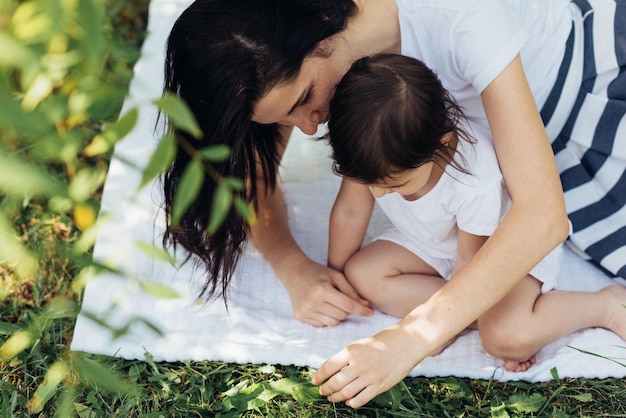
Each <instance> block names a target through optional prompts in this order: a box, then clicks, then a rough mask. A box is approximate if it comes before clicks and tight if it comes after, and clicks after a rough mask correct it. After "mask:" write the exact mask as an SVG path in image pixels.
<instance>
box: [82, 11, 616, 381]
mask: <svg viewBox="0 0 626 418" xmlns="http://www.w3.org/2000/svg"><path fill="white" fill-rule="evenodd" d="M187 4H189V1H188V0H177V1H172V0H152V2H151V4H150V15H149V35H148V37H147V39H146V41H145V43H144V46H143V49H142V55H141V58H140V59H139V61H138V62H137V64H136V67H135V76H134V79H133V81H132V83H131V87H130V92H129V95H128V98H127V100H126V102H125V106H124V110H123V112H126V111H128V110H129V109H131V108H138V109H139V123H138V124H137V126H136V128H135V129H134V130H133V131H132V132H131V134H130V135H129V136H128V137H127V138H125V139H124V140H123V141H122V142H120V143H119V144H118V145H117V146H116V149H115V155H114V158H113V160H112V162H111V166H110V170H109V175H108V179H107V181H106V185H105V190H104V195H103V199H102V209H101V214H100V221H99V222H100V224H101V225H100V228H99V230H98V234H97V239H96V244H95V248H94V258H95V259H96V260H98V261H100V262H102V263H106V264H108V265H111V266H115V267H116V268H118V269H120V270H121V271H123V272H124V274H125V276H126V278H122V277H120V276H117V275H115V274H113V273H101V274H98V275H95V276H94V277H92V278H91V279H90V281H89V282H88V284H87V287H86V289H85V294H84V299H83V304H82V311H81V314H80V315H79V317H78V320H77V323H76V328H75V332H74V338H73V341H72V345H71V348H72V349H73V350H76V351H85V352H90V353H99V354H107V355H111V356H118V357H122V358H127V359H143V358H144V355H145V352H149V353H150V354H151V355H152V356H153V357H154V359H155V360H157V361H158V360H161V361H178V360H219V361H227V362H237V363H269V364H284V365H289V364H294V365H300V366H303V365H309V366H312V367H319V366H320V365H321V363H322V362H323V361H324V360H325V359H326V358H328V357H329V356H331V355H332V354H334V353H336V352H337V351H339V350H340V349H342V348H343V347H344V346H345V345H347V344H348V343H350V342H352V341H355V340H357V339H360V338H363V337H367V336H370V335H372V334H374V333H376V332H377V331H378V330H380V329H382V328H385V327H387V326H389V325H391V324H393V323H395V322H396V321H397V319H395V318H393V317H390V316H386V315H383V314H380V313H377V314H376V315H375V316H374V317H371V318H360V317H354V316H353V317H350V318H349V319H348V320H346V321H345V322H343V323H341V324H340V325H339V326H337V327H334V328H314V327H312V326H309V325H305V324H302V323H299V322H298V321H296V320H294V319H293V318H292V313H291V306H290V302H289V298H288V296H287V293H286V292H285V290H284V289H283V287H282V286H281V284H280V283H279V282H278V281H277V279H276V278H275V276H274V274H273V272H272V269H271V268H270V266H269V265H268V264H267V262H265V260H264V259H263V258H262V257H261V256H260V254H259V253H258V252H257V251H256V250H255V249H254V248H253V247H249V248H248V251H247V252H246V254H245V256H244V257H243V260H242V261H241V263H240V265H239V267H238V269H237V272H236V274H235V276H234V278H233V283H232V288H231V291H230V294H229V310H228V311H226V310H225V308H224V304H223V303H222V302H221V300H217V301H215V302H213V303H208V304H207V303H202V302H198V301H197V299H196V296H197V294H198V291H199V288H200V286H201V284H202V283H203V281H204V278H203V274H202V271H194V269H193V268H191V265H189V264H187V265H184V266H183V267H181V268H179V269H176V268H174V267H173V266H171V265H170V264H168V263H166V262H162V261H160V260H158V259H156V258H153V257H151V256H149V255H148V254H147V253H146V252H145V251H143V250H141V249H140V248H139V247H138V246H137V245H136V243H137V242H144V243H153V242H155V243H157V245H158V243H159V242H160V240H161V236H162V233H163V213H162V211H161V210H160V208H159V206H160V203H161V200H162V199H161V195H160V191H159V186H158V184H157V183H155V184H152V185H148V186H146V187H144V188H143V189H142V190H138V184H139V181H140V173H139V171H138V169H137V168H136V167H142V166H143V165H144V164H145V163H146V161H147V159H148V157H149V155H150V153H151V152H152V151H153V150H154V147H155V144H156V138H158V132H157V133H156V134H155V131H154V126H155V120H156V118H155V114H156V109H155V107H154V106H153V105H152V104H151V100H153V99H155V98H158V97H159V95H160V91H161V88H162V74H161V73H162V70H161V68H162V66H163V56H164V44H165V39H166V36H167V33H169V28H170V27H171V25H172V24H173V21H174V19H175V18H176V16H178V14H179V13H180V12H181V11H182V10H183V8H184V7H186V6H187ZM294 136H296V137H295V138H292V140H291V141H290V144H289V146H288V148H287V151H286V155H285V157H284V161H283V165H282V167H281V185H282V188H283V190H284V192H285V197H286V200H287V205H288V211H289V222H290V225H291V227H292V229H293V233H294V235H295V238H296V240H297V241H298V243H299V244H300V245H301V246H302V248H303V249H304V250H305V251H306V252H307V254H308V255H310V257H312V258H313V259H314V260H317V261H319V262H321V263H324V262H325V256H326V240H327V234H326V231H327V220H328V213H329V210H330V206H331V204H332V201H333V199H334V196H335V193H336V191H337V187H338V184H339V179H338V178H337V177H336V176H334V175H333V174H332V173H331V171H330V160H329V159H328V148H327V146H326V144H325V143H323V142H315V141H313V140H310V139H307V138H305V136H304V135H303V134H301V133H295V134H294ZM133 165H136V167H133ZM385 224H386V221H385V219H384V217H383V216H381V214H380V213H377V215H376V216H375V220H374V222H373V225H372V228H371V234H374V233H376V231H380V229H381V228H382V227H384V225H385ZM371 234H370V235H369V236H371ZM561 278H562V287H563V288H569V289H580V290H593V289H597V288H600V287H603V286H605V285H607V284H611V283H612V282H611V280H609V279H608V278H607V277H606V276H604V274H603V273H601V272H600V271H598V270H596V269H594V268H593V267H592V266H590V265H589V264H587V263H586V262H584V261H583V260H581V259H580V258H578V257H576V256H575V255H573V254H572V253H571V252H569V251H567V252H566V254H565V258H564V261H563V270H562V274H561ZM141 281H152V282H157V283H162V284H166V285H168V286H171V288H172V289H174V290H175V291H176V292H178V294H179V295H180V296H181V297H179V298H177V299H165V298H157V297H154V296H153V295H152V294H151V293H149V292H145V291H144V290H143V288H142V287H141V286H140V282H141ZM459 303H464V301H459ZM572 309H584V307H572ZM567 314H568V313H567V312H563V315H567ZM94 318H98V319H99V321H102V322H103V323H106V324H107V326H106V327H104V326H102V325H101V324H99V323H98V321H94ZM144 321H147V322H148V323H150V324H151V325H153V326H156V328H158V329H159V330H160V331H161V334H159V333H157V332H155V331H154V329H152V328H151V326H148V325H146V322H144ZM127 324H131V325H130V327H129V328H128V329H127V332H126V333H123V334H122V336H120V337H118V338H116V339H113V338H112V337H113V335H112V333H111V331H110V329H115V328H118V329H120V328H123V327H124V326H125V325H127ZM625 345H626V343H625V342H624V341H623V340H622V339H620V338H619V337H617V336H616V335H615V334H613V333H611V332H609V331H606V330H603V329H589V330H585V331H582V332H578V333H576V334H573V335H571V336H568V337H566V338H563V339H561V340H559V341H557V342H554V343H552V344H550V345H548V346H547V347H545V348H544V349H542V350H541V351H540V352H539V353H538V354H537V364H535V365H534V366H533V367H531V368H530V369H529V370H528V371H526V372H524V373H517V374H515V373H509V372H506V371H504V369H503V368H502V365H503V362H502V361H501V360H498V359H495V358H493V357H491V356H489V355H488V354H486V353H485V352H484V350H483V349H482V348H481V345H480V342H479V339H478V335H477V333H476V332H469V333H466V334H465V335H462V336H461V337H460V338H458V339H457V340H456V342H455V343H454V344H452V345H451V346H450V347H448V348H447V349H446V350H445V351H444V352H443V353H441V354H440V355H438V356H436V357H429V358H427V359H426V360H424V361H423V362H422V363H420V364H419V365H418V366H417V367H416V368H415V369H414V370H413V371H412V373H411V375H413V376H417V375H420V376H446V375H454V376H459V377H470V378H482V379H489V378H491V377H494V378H495V379H497V380H500V381H506V380H517V379H522V380H529V381H546V380H550V379H552V378H553V373H552V372H551V370H552V369H553V368H555V370H556V372H557V373H558V376H560V377H597V378H606V377H624V376H626V367H625V366H622V365H620V364H618V363H616V362H615V361H611V360H608V359H606V358H602V357H607V358H613V359H615V360H616V361H617V362H620V363H626V360H623V359H624V357H626V348H625V347H624V346H625ZM579 350H584V351H588V352H591V353H594V354H597V355H598V356H602V357H598V356H594V355H590V354H585V353H582V352H581V351H579Z"/></svg>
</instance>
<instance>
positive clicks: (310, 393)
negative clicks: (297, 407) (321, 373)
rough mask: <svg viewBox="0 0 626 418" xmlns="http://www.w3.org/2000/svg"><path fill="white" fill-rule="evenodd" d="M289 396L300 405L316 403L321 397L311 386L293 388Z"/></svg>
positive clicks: (317, 390)
mask: <svg viewBox="0 0 626 418" xmlns="http://www.w3.org/2000/svg"><path fill="white" fill-rule="evenodd" d="M291 396H292V397H293V399H295V400H296V401H298V402H301V403H306V402H314V401H318V400H319V399H321V397H322V396H321V395H320V393H319V388H318V387H317V386H313V385H310V386H298V387H296V388H294V390H293V392H292V393H291Z"/></svg>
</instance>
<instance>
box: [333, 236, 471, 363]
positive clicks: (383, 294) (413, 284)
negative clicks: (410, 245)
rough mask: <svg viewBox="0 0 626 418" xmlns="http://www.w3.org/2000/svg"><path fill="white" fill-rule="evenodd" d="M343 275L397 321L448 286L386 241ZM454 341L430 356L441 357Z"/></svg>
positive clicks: (361, 256)
mask: <svg viewBox="0 0 626 418" xmlns="http://www.w3.org/2000/svg"><path fill="white" fill-rule="evenodd" d="M344 273H345V275H346V278H347V279H348V281H350V283H351V284H352V286H354V288H355V289H356V290H357V292H359V295H360V296H361V297H362V298H364V299H366V300H368V301H369V302H370V303H371V304H372V306H373V307H375V308H376V309H378V310H379V311H381V312H384V313H387V314H389V315H393V316H397V317H398V318H403V317H405V316H406V315H407V314H408V313H409V312H411V311H412V310H413V309H415V307H417V306H418V305H420V304H422V303H424V302H425V301H426V300H428V298H430V297H431V296H432V295H433V294H434V293H435V292H436V291H438V290H439V289H440V288H441V287H442V286H443V285H444V284H445V283H446V281H445V280H444V279H442V278H441V277H440V276H439V275H438V273H437V271H436V270H435V269H433V268H432V267H431V266H430V265H428V264H427V263H425V262H424V261H423V260H422V259H421V258H419V257H418V256H416V255H415V254H413V253H412V252H411V251H409V250H407V249H406V248H404V247H402V246H400V245H398V244H395V243H393V242H391V241H385V240H380V241H374V242H373V243H371V244H369V245H368V246H367V247H365V248H363V249H362V250H361V251H359V252H358V253H356V254H355V255H354V256H353V257H352V258H351V259H350V260H349V261H348V263H347V264H346V267H345V271H344ZM473 328H474V329H475V328H476V324H473ZM454 340H455V338H452V339H451V340H449V341H448V342H447V343H446V344H444V345H443V346H441V347H440V348H438V349H437V350H435V351H433V352H432V353H431V355H437V354H439V353H440V352H441V351H442V350H443V349H444V348H446V347H447V346H448V345H450V344H451V343H452V342H453V341H454Z"/></svg>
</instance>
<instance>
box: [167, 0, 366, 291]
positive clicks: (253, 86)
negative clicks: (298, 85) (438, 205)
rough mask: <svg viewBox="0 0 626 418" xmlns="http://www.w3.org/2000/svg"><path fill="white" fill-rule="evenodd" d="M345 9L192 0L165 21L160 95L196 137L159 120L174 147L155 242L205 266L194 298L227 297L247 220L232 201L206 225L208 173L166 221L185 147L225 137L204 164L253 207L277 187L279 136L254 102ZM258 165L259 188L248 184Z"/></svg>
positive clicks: (211, 188)
mask: <svg viewBox="0 0 626 418" xmlns="http://www.w3.org/2000/svg"><path fill="white" fill-rule="evenodd" d="M354 13H356V6H355V4H354V3H353V2H352V0H196V1H195V2H194V3H193V4H191V5H190V6H189V7H188V8H187V9H186V10H185V11H184V12H183V13H182V14H181V16H180V17H179V18H178V20H177V21H176V23H175V24H174V26H173V28H172V30H171V33H170V35H169V38H168V42H167V52H166V60H165V85H164V93H168V92H171V93H175V94H177V95H179V96H180V97H182V98H183V99H184V100H185V101H186V102H187V104H188V105H189V107H190V109H191V111H192V112H193V114H194V116H195V118H196V119H197V121H198V123H199V125H200V128H201V130H202V132H203V137H202V139H200V140H198V139H196V138H193V137H192V136H191V135H189V134H187V133H185V132H183V131H180V130H177V129H176V128H175V127H173V126H172V125H171V123H168V129H169V130H171V131H172V132H173V133H174V134H175V136H176V138H177V141H178V143H179V147H178V151H177V154H176V158H175V160H174V162H173V164H172V166H171V167H170V169H169V170H168V171H167V172H166V173H165V175H164V178H163V187H164V195H165V210H166V217H167V227H166V231H165V235H164V238H163V241H164V244H166V245H167V244H172V245H173V247H174V248H176V247H177V245H180V246H182V247H183V248H184V249H185V250H186V251H187V252H188V257H187V259H189V258H193V257H194V256H196V257H197V258H194V260H195V261H196V262H197V263H198V264H199V265H202V266H204V267H205V268H206V271H207V274H208V275H207V279H206V282H205V284H204V286H203V288H202V291H201V294H200V296H203V295H204V296H207V297H211V296H213V295H214V294H215V291H216V290H218V289H219V290H220V292H221V294H222V296H223V297H224V298H226V290H227V288H228V284H229V282H230V278H231V277H232V274H233V271H234V269H235V266H236V264H237V262H238V260H239V258H240V256H241V253H242V251H243V248H244V245H245V243H246V239H247V236H248V233H249V230H250V226H249V225H248V224H247V222H245V221H244V220H243V219H242V218H241V216H240V215H238V214H237V213H236V212H235V210H234V209H231V211H230V213H229V214H228V216H227V218H226V220H225V222H224V223H223V224H222V226H221V227H220V228H219V229H218V230H217V231H216V232H214V233H213V234H209V233H207V226H208V220H209V214H210V210H211V207H212V201H213V198H214V192H215V190H216V182H215V180H214V179H212V178H210V177H208V176H205V179H204V182H203V185H202V188H201V190H200V193H199V195H198V198H197V199H196V200H195V201H194V202H193V203H192V204H191V206H190V207H189V209H188V210H187V211H186V212H185V213H184V215H183V216H182V219H181V220H180V223H179V224H178V225H173V224H172V222H171V213H172V204H173V200H174V195H175V193H176V189H177V186H178V184H179V182H180V179H181V176H182V174H183V173H184V171H185V168H186V167H187V165H188V163H189V162H190V161H191V156H190V155H189V152H188V149H189V147H193V148H194V149H202V148H205V147H207V146H209V145H215V144H226V145H228V146H229V147H230V148H231V151H232V153H231V156H230V158H229V159H228V160H227V161H225V162H223V163H216V164H213V168H214V169H216V170H217V172H218V173H219V174H220V175H221V176H235V177H238V178H241V179H246V180H247V184H248V186H247V189H246V190H245V191H243V192H241V193H242V194H243V195H244V197H245V199H246V200H247V201H248V202H251V203H252V204H253V205H254V207H255V208H256V206H257V198H258V196H259V193H267V192H269V191H271V190H273V189H274V187H275V186H276V175H277V167H278V163H279V157H278V153H277V144H278V142H279V141H280V139H281V138H280V135H279V131H278V127H277V126H276V125H260V124H257V123H254V122H252V120H251V119H252V115H253V112H254V106H255V104H256V103H257V102H258V100H259V99H260V98H261V97H263V95H264V94H265V93H267V92H268V91H269V90H270V89H271V88H272V87H274V86H276V85H279V84H281V83H284V82H288V81H291V80H293V79H295V77H296V76H297V75H298V72H299V71H300V67H301V65H302V62H303V61H304V59H305V58H306V57H308V56H310V55H311V54H312V53H313V52H314V51H315V48H316V47H317V46H318V44H319V42H320V41H322V40H324V39H326V38H327V37H329V36H331V35H333V34H335V33H338V32H340V31H342V30H343V29H345V26H346V21H347V18H348V17H349V16H351V15H353V14H354ZM183 143H184V147H183V146H181V144H183ZM185 148H187V151H186V150H185ZM257 164H258V167H260V175H261V176H262V178H263V179H264V181H265V184H266V188H265V190H257V186H256V181H257V179H258V174H259V173H257Z"/></svg>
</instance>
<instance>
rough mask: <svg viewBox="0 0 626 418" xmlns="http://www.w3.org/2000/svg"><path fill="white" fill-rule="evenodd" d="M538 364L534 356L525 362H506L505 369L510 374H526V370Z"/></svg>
mask: <svg viewBox="0 0 626 418" xmlns="http://www.w3.org/2000/svg"><path fill="white" fill-rule="evenodd" d="M536 362H537V358H536V357H535V355H534V354H533V355H532V356H530V358H529V359H528V360H525V361H517V360H504V368H505V369H506V371H508V372H515V373H519V372H525V371H526V370H528V369H530V366H532V365H533V364H535V363H536Z"/></svg>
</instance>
